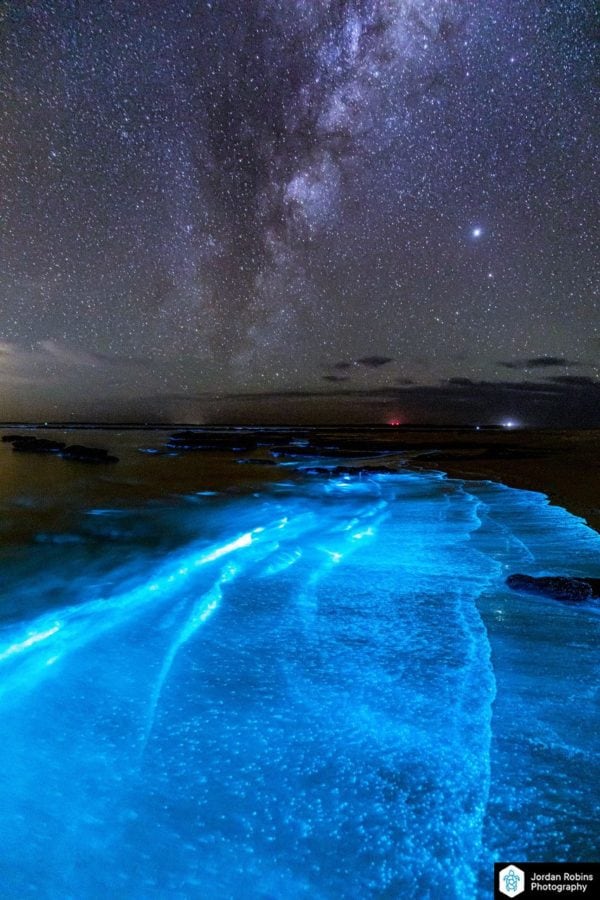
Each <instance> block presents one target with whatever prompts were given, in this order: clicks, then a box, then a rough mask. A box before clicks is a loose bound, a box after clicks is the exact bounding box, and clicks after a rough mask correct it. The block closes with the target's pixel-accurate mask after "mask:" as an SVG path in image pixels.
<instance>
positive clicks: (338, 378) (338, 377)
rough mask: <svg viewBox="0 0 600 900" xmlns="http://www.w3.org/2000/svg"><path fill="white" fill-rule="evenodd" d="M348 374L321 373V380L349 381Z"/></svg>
mask: <svg viewBox="0 0 600 900" xmlns="http://www.w3.org/2000/svg"><path fill="white" fill-rule="evenodd" d="M349 380H350V379H349V377H348V375H323V381H349Z"/></svg>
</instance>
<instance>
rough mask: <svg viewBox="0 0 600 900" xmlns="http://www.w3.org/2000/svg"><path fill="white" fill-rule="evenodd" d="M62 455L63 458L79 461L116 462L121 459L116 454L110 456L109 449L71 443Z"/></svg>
mask: <svg viewBox="0 0 600 900" xmlns="http://www.w3.org/2000/svg"><path fill="white" fill-rule="evenodd" d="M63 446H64V444H63ZM61 456H62V458H63V459H73V460H76V461H77V462H93V463H114V462H118V461H119V460H118V458H117V457H116V456H109V454H108V450H103V449H101V448H99V447H84V446H83V445H82V444H71V446H69V447H65V449H64V450H63V451H62V453H61Z"/></svg>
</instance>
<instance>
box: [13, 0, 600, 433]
mask: <svg viewBox="0 0 600 900" xmlns="http://www.w3.org/2000/svg"><path fill="white" fill-rule="evenodd" d="M599 35H600V15H599V14H598V13H597V12H596V11H595V3H594V2H593V0H588V2H584V0H580V2H559V0H554V2H544V3H541V2H539V3H538V2H535V0H523V2H519V0H493V2H491V0H490V2H481V0H478V2H475V0H465V2H460V0H435V2H432V0H430V2H417V0H415V2H411V0H370V2H360V0H347V2H344V0H338V2H325V0H312V2H311V0H288V2H284V0H279V2H267V0H260V2H259V0H243V2H242V0H237V2H236V0H222V2H217V0H214V2H203V3H201V2H197V0H188V2H166V0H161V2H158V0H157V2H155V3H147V2H141V0H139V2H135V0H129V2H126V3H125V2H118V0H107V2H103V3H98V2H97V0H81V2H74V0H63V2H59V0H55V2H43V0H31V2H27V3H23V2H16V0H15V2H11V0H4V2H3V3H1V4H0V117H1V118H0V122H1V133H0V164H1V169H0V189H1V196H2V207H1V213H2V217H1V221H0V227H1V229H2V234H1V237H2V242H1V246H0V373H1V377H2V383H3V388H4V389H3V397H2V402H1V404H0V417H2V418H28V417H31V416H44V417H50V418H57V417H58V418H67V417H69V416H71V415H72V416H74V417H76V418H77V417H88V418H94V417H99V418H110V417H111V416H114V417H117V418H118V417H123V416H125V417H130V418H135V417H139V416H141V417H145V418H148V419H165V418H166V419H185V420H189V421H216V420H221V421H222V420H227V419H233V420H241V419H247V420H250V419H252V418H257V417H258V418H262V419H273V418H275V419H277V418H279V419H280V420H286V419H289V420H290V421H294V420H298V419H302V420H306V421H308V420H311V419H313V420H315V421H319V420H324V419H332V418H334V419H336V418H337V419H338V420H339V419H341V420H346V419H347V418H348V417H349V418H353V419H354V420H357V421H366V420H371V421H385V420H386V418H389V417H390V416H393V417H395V418H397V417H399V416H400V417H403V416H405V417H407V418H408V419H409V420H413V421H414V420H421V421H423V420H440V419H445V420H448V419H452V418H454V419H456V420H460V421H475V420H477V421H499V418H501V417H502V416H503V415H510V416H511V417H512V418H516V419H517V420H522V421H523V422H529V423H531V424H537V423H540V424H549V423H551V422H557V423H563V424H590V423H591V424H593V423H594V422H596V421H598V422H600V419H599V418H598V416H599V413H598V412H597V410H598V408H600V403H599V396H598V385H597V382H596V380H595V379H596V377H597V368H594V366H595V365H596V364H597V358H598V349H599V347H600V344H599V342H598V336H597V331H596V332H595V331H594V328H595V326H596V327H597V324H598V313H597V302H598V263H597V260H598V248H599V246H600V240H599V232H598V221H599V220H600V215H599V213H600V204H599V203H598V199H599V197H598V183H600V178H599V174H600V173H599V172H598V169H599V168H600V166H599V158H600V156H599V153H598V149H599V148H598V123H597V119H596V118H595V116H596V105H595V104H596V96H597V91H598V46H599V45H598V38H599Z"/></svg>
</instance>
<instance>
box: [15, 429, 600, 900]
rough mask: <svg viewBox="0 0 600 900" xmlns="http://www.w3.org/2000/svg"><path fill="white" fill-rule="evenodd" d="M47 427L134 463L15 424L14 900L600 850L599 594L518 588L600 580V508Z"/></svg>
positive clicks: (381, 887) (257, 890)
mask: <svg viewBox="0 0 600 900" xmlns="http://www.w3.org/2000/svg"><path fill="white" fill-rule="evenodd" d="M43 436H47V437H56V438H60V439H61V440H66V441H68V442H69V443H83V444H88V445H92V446H105V447H107V448H109V449H110V451H111V453H114V454H116V455H117V456H118V457H119V460H120V461H119V462H118V463H116V464H114V465H90V464H85V463H78V462H69V461H66V460H62V459H60V458H58V457H56V456H54V455H41V454H38V455H36V454H29V453H17V452H14V451H13V450H12V448H11V447H10V445H9V444H2V445H1V446H0V508H1V511H2V518H1V530H0V571H1V573H2V574H1V582H0V583H1V598H0V617H1V630H0V709H1V721H2V740H1V741H0V771H2V773H3V775H2V780H1V784H0V886H1V887H0V893H1V895H2V897H9V898H13V897H14V898H17V897H19V898H21V897H27V896H35V897H48V898H66V897H74V898H88V897H89V898H95V897H106V896H112V897H119V898H121V897H123V898H130V897H131V898H138V897H139V898H167V897H168V898H196V897H198V898H203V900H204V898H211V900H212V898H215V900H216V898H219V900H220V898H230V897H231V898H238V897H239V898H242V897H244V898H261V900H266V898H296V897H299V898H300V897H310V898H311V900H315V898H332V900H333V898H336V900H339V898H371V897H372V898H376V897H377V898H379V897H382V898H396V897H414V898H426V897H430V898H434V900H435V898H438V897H444V898H446V897H447V898H464V897H481V898H485V897H489V896H490V895H491V894H492V884H493V863H494V861H500V860H502V861H519V860H520V861H523V860H540V859H544V860H592V859H596V858H597V847H598V830H599V829H598V822H597V815H596V812H597V806H598V785H599V784H600V763H599V756H598V752H597V751H598V745H597V735H598V734H599V733H600V722H599V719H600V710H599V705H598V653H597V648H598V644H599V642H598V637H599V617H598V609H599V605H598V603H597V602H596V603H594V602H593V601H590V602H585V603H582V604H567V603H558V602H556V601H552V600H547V599H544V598H541V597H534V596H526V595H521V594H518V593H514V592H512V591H510V590H509V589H508V588H507V587H506V585H505V578H506V576H507V575H508V574H510V573H512V572H525V573H527V574H531V575H543V574H554V573H559V574H564V573H568V574H571V575H580V576H588V577H599V576H600V552H599V551H600V536H599V535H598V534H597V533H596V532H594V531H592V530H591V529H589V528H587V527H586V526H585V524H584V523H583V522H582V521H581V520H579V519H577V518H575V517H574V516H572V515H570V514H569V513H568V512H566V511H565V510H563V509H561V508H559V507H554V506H550V505H549V504H548V501H547V500H546V498H545V497H544V496H543V495H541V494H537V493H532V492H528V491H517V490H514V489H510V488H507V487H505V486H503V485H499V484H493V483H490V482H484V481H473V482H468V481H462V480H457V479H449V478H446V477H445V476H444V475H443V474H441V473H438V472H422V471H418V470H416V469H411V468H410V460H409V459H405V458H403V457H402V456H401V455H395V456H391V457H390V456H383V457H377V458H376V459H375V463H376V464H378V465H379V464H381V463H382V462H383V463H384V464H386V465H389V466H390V468H392V469H394V468H397V469H398V471H397V472H393V473H392V474H387V473H363V474H361V475H359V476H357V475H349V474H347V473H345V472H344V471H342V472H338V473H337V474H336V473H333V474H329V475H327V474H324V473H322V472H317V473H316V474H312V475H311V474H308V473H307V472H306V471H305V469H306V468H307V467H311V466H313V467H314V465H318V466H319V467H323V466H332V465H334V464H336V463H338V462H342V463H343V464H344V465H346V464H347V462H348V461H347V460H344V459H342V460H338V459H336V458H335V456H334V455H331V454H329V455H327V456H326V457H324V458H321V459H319V458H316V457H315V458H312V457H310V456H309V455H307V453H308V451H307V448H306V446H303V447H302V454H303V455H302V456H298V457H288V456H279V457H275V458H272V457H270V455H269V452H268V449H267V448H266V447H262V448H259V450H258V452H254V453H245V454H244V453H242V454H239V453H233V452H230V451H226V450H219V449H217V450H213V451H189V452H186V451H178V450H176V449H169V448H168V447H167V446H166V441H167V438H168V432H167V431H159V430H152V431H134V430H128V431H123V432H118V431H102V432H100V431H86V432H85V433H84V434H83V433H82V434H78V433H76V432H75V433H74V432H69V433H68V434H65V435H63V436H61V434H59V433H52V432H50V433H48V434H46V433H44V435H43ZM293 437H294V432H292V431H290V439H293ZM309 437H310V435H309ZM268 440H269V435H268V433H267V434H266V438H265V443H268ZM367 455H368V454H365V456H367ZM248 457H258V458H262V459H263V460H268V461H269V460H270V461H273V462H277V463H278V464H277V465H265V464H262V465H260V464H258V463H253V462H250V463H246V464H240V462H239V460H240V459H244V458H248ZM371 464H373V460H371Z"/></svg>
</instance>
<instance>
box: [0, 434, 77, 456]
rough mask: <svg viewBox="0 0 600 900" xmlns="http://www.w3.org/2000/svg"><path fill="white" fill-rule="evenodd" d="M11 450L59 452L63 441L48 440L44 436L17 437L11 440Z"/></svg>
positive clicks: (20, 451)
mask: <svg viewBox="0 0 600 900" xmlns="http://www.w3.org/2000/svg"><path fill="white" fill-rule="evenodd" d="M12 445H13V450H16V451H17V452H19V453H60V451H61V450H62V449H63V447H64V446H65V444H64V441H49V440H47V439H46V438H35V437H29V436H26V437H17V438H15V439H14V440H13V441H12Z"/></svg>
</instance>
